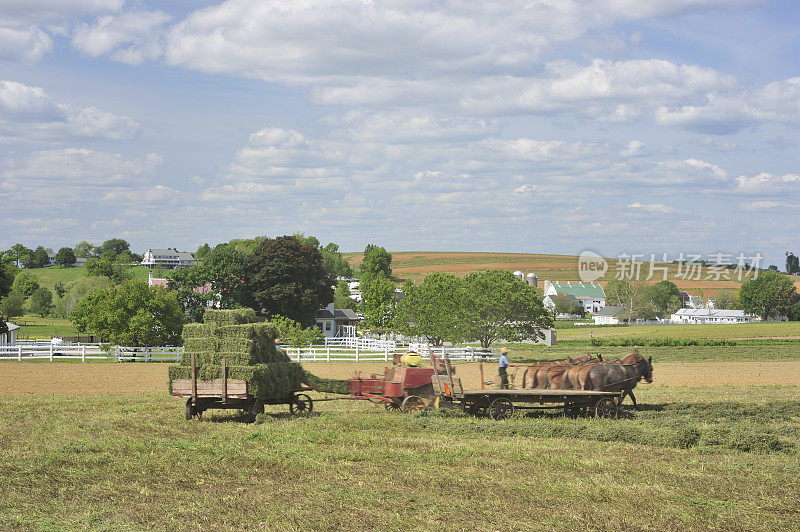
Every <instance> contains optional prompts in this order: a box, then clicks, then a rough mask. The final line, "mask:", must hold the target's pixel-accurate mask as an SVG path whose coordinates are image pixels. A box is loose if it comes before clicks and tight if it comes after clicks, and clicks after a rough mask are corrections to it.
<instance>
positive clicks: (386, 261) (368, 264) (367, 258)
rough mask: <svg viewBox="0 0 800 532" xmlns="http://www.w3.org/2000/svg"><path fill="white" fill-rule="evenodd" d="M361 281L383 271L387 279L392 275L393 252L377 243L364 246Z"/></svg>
mask: <svg viewBox="0 0 800 532" xmlns="http://www.w3.org/2000/svg"><path fill="white" fill-rule="evenodd" d="M360 270H361V281H362V282H363V281H364V280H367V282H369V280H370V279H373V278H375V277H376V276H377V275H378V274H379V273H381V272H383V274H384V275H385V276H386V278H387V279H391V277H392V254H391V253H389V252H388V251H386V250H385V249H384V248H382V247H378V246H376V245H375V244H368V245H367V247H366V248H364V259H363V260H362V261H361V267H360Z"/></svg>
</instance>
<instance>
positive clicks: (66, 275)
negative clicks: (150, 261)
mask: <svg viewBox="0 0 800 532" xmlns="http://www.w3.org/2000/svg"><path fill="white" fill-rule="evenodd" d="M27 271H29V272H31V273H32V274H34V275H35V276H36V279H37V280H38V281H39V286H42V287H44V288H48V289H50V290H52V289H53V287H54V286H55V285H56V283H59V282H60V283H62V284H63V285H64V286H66V285H68V284H69V283H71V282H72V281H75V280H76V279H81V278H83V277H87V274H86V268H85V267H83V266H77V267H69V268H65V267H63V266H50V267H49V268H36V269H33V270H27ZM129 271H130V272H131V273H133V278H134V279H140V280H144V281H146V280H147V273H148V271H150V270H148V269H147V268H145V267H144V266H131V267H130V269H129Z"/></svg>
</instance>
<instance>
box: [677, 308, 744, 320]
mask: <svg viewBox="0 0 800 532" xmlns="http://www.w3.org/2000/svg"><path fill="white" fill-rule="evenodd" d="M757 320H758V318H756V317H755V316H751V315H749V314H745V313H744V311H743V310H722V309H720V310H717V309H709V308H682V309H678V311H677V312H676V313H675V314H673V315H672V316H671V317H670V321H671V322H672V323H694V324H712V323H750V322H753V321H757Z"/></svg>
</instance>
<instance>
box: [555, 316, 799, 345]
mask: <svg viewBox="0 0 800 532" xmlns="http://www.w3.org/2000/svg"><path fill="white" fill-rule="evenodd" d="M590 333H591V335H592V336H593V337H594V338H651V339H656V338H680V339H719V340H733V339H736V340H744V339H751V338H754V339H756V338H764V339H766V338H790V339H800V322H798V321H786V322H759V323H740V324H736V325H630V326H625V327H617V326H600V327H597V326H592V325H583V326H581V327H575V328H569V329H558V330H557V333H556V338H557V341H562V340H587V341H588V340H589V334H590ZM556 345H558V344H556Z"/></svg>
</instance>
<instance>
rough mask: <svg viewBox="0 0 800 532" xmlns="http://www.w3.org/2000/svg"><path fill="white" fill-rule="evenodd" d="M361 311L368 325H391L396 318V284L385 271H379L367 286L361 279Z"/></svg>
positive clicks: (383, 326)
mask: <svg viewBox="0 0 800 532" xmlns="http://www.w3.org/2000/svg"><path fill="white" fill-rule="evenodd" d="M360 286H361V299H362V303H361V312H362V313H363V314H364V323H365V324H366V325H367V326H368V327H380V328H385V327H390V326H391V325H392V322H393V319H394V307H395V298H394V293H395V286H394V283H393V282H392V281H391V279H389V278H388V277H387V276H386V274H385V273H383V272H379V273H378V275H377V276H376V277H374V278H372V279H371V280H370V282H369V284H367V285H366V286H364V281H363V280H362V281H361V285H360Z"/></svg>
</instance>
